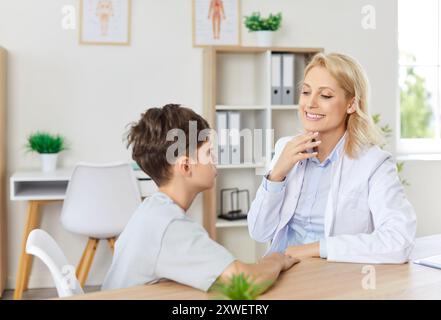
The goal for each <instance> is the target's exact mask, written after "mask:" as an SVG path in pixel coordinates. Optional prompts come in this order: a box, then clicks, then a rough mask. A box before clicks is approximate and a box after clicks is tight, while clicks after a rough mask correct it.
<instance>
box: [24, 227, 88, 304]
mask: <svg viewBox="0 0 441 320" xmlns="http://www.w3.org/2000/svg"><path fill="white" fill-rule="evenodd" d="M26 253H27V254H32V255H34V256H36V257H38V258H40V259H41V260H42V261H43V262H44V264H45V265H46V266H47V267H48V268H49V271H50V273H51V275H52V278H53V279H54V282H55V286H56V288H57V292H58V296H59V297H69V296H72V295H75V294H83V293H84V292H83V289H82V288H81V286H80V283H79V282H78V279H77V277H76V276H75V267H74V266H72V265H70V264H69V263H68V261H67V259H66V256H65V255H64V253H63V251H62V250H61V249H60V247H59V246H58V244H57V243H56V242H55V240H54V239H53V238H52V237H51V236H50V235H49V234H48V233H47V232H46V231H43V230H41V229H34V230H32V231H31V233H30V234H29V237H28V239H27V241H26Z"/></svg>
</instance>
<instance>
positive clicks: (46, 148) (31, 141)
mask: <svg viewBox="0 0 441 320" xmlns="http://www.w3.org/2000/svg"><path fill="white" fill-rule="evenodd" d="M27 141H28V142H27V144H26V146H25V147H26V149H27V151H29V152H38V153H59V152H61V151H63V150H66V149H67V147H66V141H65V139H64V137H62V136H61V135H52V134H50V133H47V132H35V133H32V134H30V135H29V136H28V138H27Z"/></svg>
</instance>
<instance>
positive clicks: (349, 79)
mask: <svg viewBox="0 0 441 320" xmlns="http://www.w3.org/2000/svg"><path fill="white" fill-rule="evenodd" d="M367 86H368V83H367V78H366V76H365V73H364V71H363V69H362V68H361V66H360V65H359V64H358V63H357V62H356V61H355V60H354V59H352V58H351V57H348V56H346V55H342V54H336V53H331V54H323V53H320V54H317V55H316V56H314V58H313V59H312V60H311V62H310V63H309V64H308V65H307V67H306V69H305V72H304V80H303V83H302V84H301V92H300V101H299V115H300V119H301V122H302V125H303V128H304V130H305V133H304V134H301V135H298V136H295V137H286V138H282V139H280V140H279V141H278V142H277V143H276V146H275V155H274V158H273V160H272V163H271V166H270V171H269V173H268V175H266V176H265V177H264V178H263V181H262V185H261V186H260V188H259V190H258V192H257V195H256V199H255V200H254V201H253V203H252V205H251V208H250V211H249V213H248V228H249V232H250V235H251V237H252V238H253V239H255V240H257V241H260V242H267V241H271V247H270V249H269V250H268V251H269V252H286V253H287V254H289V255H292V256H296V257H299V258H305V257H322V258H327V259H328V260H329V261H339V262H356V263H405V262H406V261H407V260H408V257H409V254H410V252H411V250H412V247H413V242H414V237H415V230H416V217H415V213H414V210H413V208H412V206H411V204H410V203H409V201H408V200H407V199H406V196H405V194H404V190H403V188H402V185H401V183H400V181H399V178H398V175H397V171H396V165H395V163H394V160H393V159H392V157H391V155H390V154H389V153H387V152H385V151H383V150H382V149H380V148H379V147H378V145H379V144H380V143H381V135H380V134H379V132H378V131H377V129H376V127H375V125H374V124H373V122H372V120H371V117H370V115H369V114H368V110H367Z"/></svg>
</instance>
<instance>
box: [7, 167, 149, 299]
mask: <svg viewBox="0 0 441 320" xmlns="http://www.w3.org/2000/svg"><path fill="white" fill-rule="evenodd" d="M72 170H73V168H72V169H61V170H56V171H54V172H46V173H45V172H41V171H21V172H16V173H14V174H13V175H12V176H11V178H10V190H11V200H12V201H28V210H27V218H26V223H25V227H24V231H23V237H22V243H21V254H20V261H19V264H18V271H17V275H16V277H17V278H16V282H15V291H14V299H21V297H22V294H23V291H25V290H27V288H28V282H29V274H30V273H31V268H32V260H33V259H32V256H30V255H28V254H26V241H27V239H28V236H29V233H30V232H31V231H32V230H33V229H37V228H38V227H39V226H40V208H41V206H42V205H44V204H50V203H53V202H59V201H63V200H64V198H65V195H66V190H67V186H68V184H69V181H70V177H71V175H72ZM135 176H136V178H137V180H138V185H139V188H140V192H141V196H142V197H146V196H148V195H149V194H151V193H153V192H155V191H156V190H157V187H156V185H155V183H154V182H153V181H152V180H151V179H150V178H149V177H148V176H147V175H145V174H144V173H143V172H142V171H135Z"/></svg>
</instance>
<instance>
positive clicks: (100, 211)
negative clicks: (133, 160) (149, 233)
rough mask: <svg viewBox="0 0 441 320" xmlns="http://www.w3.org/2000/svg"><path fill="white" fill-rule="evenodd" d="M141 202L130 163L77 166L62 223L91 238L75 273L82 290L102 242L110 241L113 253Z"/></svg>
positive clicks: (64, 204)
mask: <svg viewBox="0 0 441 320" xmlns="http://www.w3.org/2000/svg"><path fill="white" fill-rule="evenodd" d="M140 203H141V194H140V191H139V186H138V183H137V180H136V178H135V175H134V172H133V169H132V167H131V166H130V164H128V163H111V164H99V165H97V164H87V163H79V164H78V165H76V166H75V168H74V170H73V173H72V177H71V179H70V182H69V185H68V187H67V191H66V198H65V200H64V203H63V209H62V211H61V218H60V220H61V224H62V225H63V227H64V228H65V229H66V230H68V231H70V232H73V233H77V234H81V235H85V236H87V237H88V238H89V240H88V242H87V245H86V248H85V250H84V252H83V255H82V257H81V260H80V262H79V264H78V266H77V272H76V275H77V277H78V280H79V282H80V284H81V286H82V287H84V284H85V283H86V280H87V276H88V274H89V270H90V267H91V265H92V261H93V258H94V256H95V252H96V248H97V246H98V243H99V241H100V240H103V239H105V240H107V241H108V243H109V245H110V248H111V249H112V252H113V248H114V243H115V239H116V237H117V236H118V235H119V234H120V233H121V232H122V230H123V229H124V227H125V226H126V224H127V222H128V221H129V219H130V217H131V216H132V214H133V213H134V212H135V210H136V209H137V207H138V206H139V205H140Z"/></svg>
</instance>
